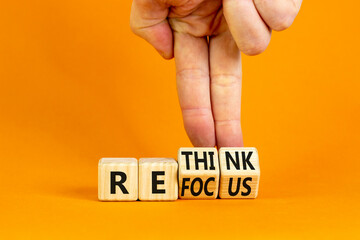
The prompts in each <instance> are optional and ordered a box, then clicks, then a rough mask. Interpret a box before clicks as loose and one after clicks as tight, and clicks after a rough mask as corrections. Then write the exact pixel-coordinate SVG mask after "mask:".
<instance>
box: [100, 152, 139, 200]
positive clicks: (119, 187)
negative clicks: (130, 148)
mask: <svg viewBox="0 0 360 240" xmlns="http://www.w3.org/2000/svg"><path fill="white" fill-rule="evenodd" d="M98 185H99V186H98V198H99V200H101V201H136V200H137V198H138V162H137V159H135V158H102V159H100V161H99V166H98Z"/></svg>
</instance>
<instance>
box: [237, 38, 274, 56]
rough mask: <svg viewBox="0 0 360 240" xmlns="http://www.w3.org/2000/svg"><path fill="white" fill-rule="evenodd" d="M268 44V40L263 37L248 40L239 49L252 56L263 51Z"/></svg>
mask: <svg viewBox="0 0 360 240" xmlns="http://www.w3.org/2000/svg"><path fill="white" fill-rule="evenodd" d="M268 45H269V41H268V40H265V39H261V40H257V41H250V42H249V43H247V44H245V46H244V47H243V49H241V51H242V52H243V53H244V54H246V55H248V56H254V55H258V54H260V53H262V52H264V51H265V49H266V48H267V46H268Z"/></svg>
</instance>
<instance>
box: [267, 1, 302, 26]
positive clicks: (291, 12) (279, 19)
mask: <svg viewBox="0 0 360 240" xmlns="http://www.w3.org/2000/svg"><path fill="white" fill-rule="evenodd" d="M297 13H298V8H297V7H296V5H295V4H291V5H289V7H287V8H285V9H282V10H281V11H279V12H278V13H277V14H276V17H275V18H274V20H273V23H272V24H271V25H272V26H270V27H271V28H272V29H273V30H275V31H282V30H285V29H287V28H289V27H290V26H291V24H292V23H293V21H294V19H295V17H296V15H297Z"/></svg>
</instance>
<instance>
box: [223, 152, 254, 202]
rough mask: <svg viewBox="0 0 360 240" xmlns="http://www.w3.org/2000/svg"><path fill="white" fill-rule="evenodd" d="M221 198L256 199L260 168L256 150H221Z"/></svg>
mask: <svg viewBox="0 0 360 240" xmlns="http://www.w3.org/2000/svg"><path fill="white" fill-rule="evenodd" d="M219 162H220V176H221V177H220V190H219V196H220V198H256V197H257V195H258V190H259V181H260V166H259V157H258V152H257V150H256V148H252V147H243V148H220V150H219Z"/></svg>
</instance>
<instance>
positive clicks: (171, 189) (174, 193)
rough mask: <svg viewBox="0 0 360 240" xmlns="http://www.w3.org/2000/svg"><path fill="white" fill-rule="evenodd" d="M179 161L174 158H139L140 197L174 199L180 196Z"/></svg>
mask: <svg viewBox="0 0 360 240" xmlns="http://www.w3.org/2000/svg"><path fill="white" fill-rule="evenodd" d="M177 176H178V163H177V162H176V161H175V159H172V158H141V159H140V160H139V199H140V200H141V201H174V200H177V198H178V180H177Z"/></svg>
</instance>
